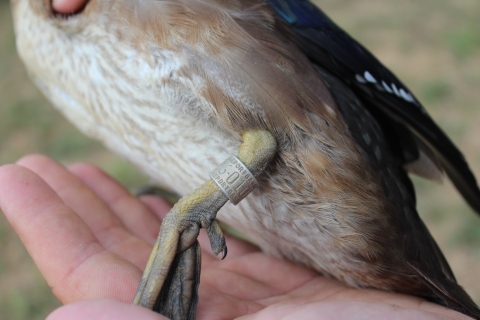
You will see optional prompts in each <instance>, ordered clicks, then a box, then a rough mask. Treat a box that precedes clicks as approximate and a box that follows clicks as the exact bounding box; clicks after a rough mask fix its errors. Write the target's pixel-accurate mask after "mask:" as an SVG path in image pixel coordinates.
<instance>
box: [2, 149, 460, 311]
mask: <svg viewBox="0 0 480 320" xmlns="http://www.w3.org/2000/svg"><path fill="white" fill-rule="evenodd" d="M0 208H1V209H2V211H3V212H4V213H5V215H6V217H7V219H8V220H9V221H10V223H11V225H12V226H13V227H14V229H15V231H16V232H17V233H18V235H19V236H20V238H21V239H22V241H23V243H24V244H25V246H26V248H27V250H28V252H29V253H30V255H31V256H32V258H33V260H34V261H35V263H36V265H37V266H38V268H39V269H40V271H41V272H42V274H43V276H44V277H45V279H46V280H47V282H48V284H49V285H50V287H51V288H52V290H53V293H54V294H55V296H56V297H57V298H58V299H59V300H60V301H62V302H63V303H64V304H66V305H65V306H63V307H61V308H59V309H57V310H55V311H54V312H53V313H52V314H50V316H49V317H48V319H49V320H55V319H142V320H143V319H145V320H147V319H148V320H149V319H152V320H153V319H165V318H164V317H162V316H160V315H158V314H156V313H154V312H152V311H150V310H147V309H145V308H142V307H139V306H135V305H131V304H130V302H131V301H132V299H133V296H134V294H135V290H136V287H137V285H138V282H139V280H140V277H141V275H142V270H143V269H144V267H145V265H146V262H147V259H148V256H149V254H150V251H151V249H152V245H153V243H154V242H155V240H156V237H157V233H158V230H159V227H160V224H161V221H162V219H163V217H165V215H166V213H167V212H168V211H169V209H170V206H169V205H168V204H167V203H166V202H165V201H163V200H162V199H159V198H157V197H152V196H145V197H142V198H141V199H138V198H136V197H134V196H132V195H130V193H129V192H128V191H127V190H126V189H125V188H124V187H122V186H121V185H120V184H119V183H118V182H116V181H115V180H113V179H112V178H111V177H109V176H108V175H106V174H105V173H103V172H102V171H101V170H100V169H98V168H96V167H94V166H91V165H88V164H74V165H71V166H70V167H68V168H65V167H63V166H62V165H60V164H58V163H56V162H54V161H53V160H51V159H49V158H47V157H45V156H28V157H25V158H23V159H21V160H20V161H18V162H17V164H16V165H5V166H3V167H0ZM225 238H226V240H227V246H228V257H227V258H226V260H224V261H220V260H219V259H218V258H217V257H215V256H214V255H213V254H212V253H211V250H210V244H209V240H208V237H207V236H206V234H205V233H204V232H203V231H202V232H201V234H200V238H199V241H200V244H201V247H202V275H201V284H200V289H199V296H200V300H199V305H198V311H197V319H234V318H239V317H242V316H243V317H242V319H357V318H368V319H413V318H414V319H467V317H466V316H463V315H461V314H459V313H457V312H455V311H453V310H449V309H447V308H444V307H441V306H439V305H436V304H433V303H429V302H426V301H424V300H422V299H421V298H418V297H412V296H406V295H401V294H395V293H388V292H383V291H378V290H359V289H352V288H348V287H346V286H344V285H343V284H341V283H339V282H338V281H335V280H331V279H328V278H325V277H323V276H321V275H319V274H317V273H315V272H313V271H311V270H308V269H306V268H303V267H300V266H296V265H294V264H292V263H289V262H286V261H282V260H279V259H276V258H273V257H269V256H267V255H265V254H263V253H262V252H260V251H259V250H258V249H257V248H256V247H254V246H252V245H250V244H248V243H245V242H243V241H241V240H238V239H235V238H232V237H229V236H228V235H226V237H225Z"/></svg>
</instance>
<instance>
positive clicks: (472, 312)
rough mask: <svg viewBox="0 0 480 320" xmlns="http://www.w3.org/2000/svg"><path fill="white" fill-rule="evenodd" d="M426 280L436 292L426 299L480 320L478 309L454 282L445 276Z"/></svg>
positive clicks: (479, 310)
mask: <svg viewBox="0 0 480 320" xmlns="http://www.w3.org/2000/svg"><path fill="white" fill-rule="evenodd" d="M426 280H427V281H428V283H429V285H430V286H431V287H432V288H433V289H434V291H435V292H436V293H437V297H435V298H432V297H428V298H427V300H429V301H431V302H434V303H437V304H440V305H442V306H445V307H447V308H449V309H453V310H455V311H458V312H461V313H463V314H465V315H467V316H469V317H472V318H474V319H477V320H480V309H479V308H478V306H477V305H476V304H475V302H473V300H472V298H470V296H469V295H468V294H467V293H466V292H465V290H463V288H462V287H461V286H460V285H458V284H457V283H456V282H454V281H451V280H449V279H446V278H444V279H443V280H442V281H432V280H431V279H428V278H426Z"/></svg>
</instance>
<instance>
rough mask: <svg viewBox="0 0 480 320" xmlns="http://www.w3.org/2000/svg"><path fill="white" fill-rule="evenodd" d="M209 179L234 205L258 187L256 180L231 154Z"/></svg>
mask: <svg viewBox="0 0 480 320" xmlns="http://www.w3.org/2000/svg"><path fill="white" fill-rule="evenodd" d="M210 177H211V178H212V179H213V181H215V183H216V184H217V185H218V186H219V187H220V189H222V191H223V193H225V195H226V196H227V197H228V199H230V202H231V203H233V204H235V205H236V204H237V203H239V202H240V201H241V200H242V199H243V198H245V197H246V196H247V195H248V194H249V193H250V192H252V190H253V189H255V188H256V187H257V186H258V182H257V179H255V177H254V176H253V174H252V173H251V172H250V171H249V170H248V168H247V167H246V166H245V165H244V164H243V163H242V162H241V161H240V160H238V158H237V157H235V156H234V155H233V154H232V155H230V157H228V158H227V160H225V161H224V162H223V163H222V164H220V165H219V166H218V167H217V168H215V170H213V171H212V172H211V173H210Z"/></svg>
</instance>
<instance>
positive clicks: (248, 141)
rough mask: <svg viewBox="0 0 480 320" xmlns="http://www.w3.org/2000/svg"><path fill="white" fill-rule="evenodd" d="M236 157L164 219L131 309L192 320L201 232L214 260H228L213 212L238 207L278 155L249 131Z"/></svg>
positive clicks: (270, 141)
mask: <svg viewBox="0 0 480 320" xmlns="http://www.w3.org/2000/svg"><path fill="white" fill-rule="evenodd" d="M242 138H243V143H242V145H241V147H240V150H239V151H238V154H237V156H236V157H235V156H230V157H229V158H228V159H227V160H226V161H225V162H224V163H222V164H221V165H220V166H219V167H217V168H216V169H215V170H214V171H213V172H212V173H211V175H210V176H211V179H209V180H207V181H206V182H205V183H204V184H203V185H201V186H200V187H199V188H197V189H195V190H194V191H193V192H191V193H190V194H188V195H186V196H185V197H183V198H181V199H180V200H179V201H178V203H177V204H176V205H175V206H174V207H173V208H172V210H171V211H170V212H169V213H168V214H167V216H166V217H165V219H164V220H163V222H162V226H161V227H160V233H159V235H158V238H157V241H156V243H155V246H154V248H153V251H152V254H151V255H150V259H149V261H148V263H147V266H146V268H145V272H144V274H143V277H142V279H141V280H140V284H139V285H138V289H137V293H136V295H135V298H134V302H133V303H134V304H138V305H142V306H145V307H147V308H150V309H152V310H154V311H157V312H159V313H161V314H163V315H165V316H167V317H169V318H171V319H179V320H180V319H182V320H183V319H189V320H193V319H195V312H196V305H197V302H198V285H199V283H200V267H201V256H200V245H199V244H198V241H197V237H198V234H199V231H200V228H206V231H207V234H208V237H209V239H210V244H211V247H212V251H213V253H214V254H215V255H218V254H219V253H220V252H222V253H223V258H225V256H226V254H227V247H226V244H225V238H224V236H223V233H222V230H221V229H220V226H219V224H218V222H217V221H216V220H215V219H216V215H217V212H218V211H219V210H220V208H221V207H222V206H223V205H224V204H225V203H226V202H227V201H228V200H231V201H232V203H234V204H237V203H238V202H239V201H240V200H242V199H243V198H244V197H245V196H247V195H248V194H249V193H250V192H251V191H252V190H253V189H254V188H255V187H256V186H257V185H258V182H257V180H256V178H255V177H257V176H258V175H259V174H261V173H262V172H263V170H264V169H265V167H266V166H267V165H268V164H269V163H270V161H271V160H272V159H273V157H274V155H275V153H276V151H277V142H276V140H275V138H274V137H273V135H272V134H271V133H270V132H268V131H263V130H252V131H246V132H245V133H244V134H243V135H242Z"/></svg>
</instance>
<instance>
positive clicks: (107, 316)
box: [46, 299, 167, 320]
mask: <svg viewBox="0 0 480 320" xmlns="http://www.w3.org/2000/svg"><path fill="white" fill-rule="evenodd" d="M83 319H90V320H130V319H137V320H166V319H167V318H165V317H164V316H162V315H160V314H158V313H155V312H153V311H151V310H149V309H147V308H144V307H140V306H137V305H133V304H128V303H125V302H121V301H118V300H112V299H96V300H84V301H79V302H75V303H71V304H67V305H65V306H62V307H60V308H58V309H57V310H55V311H53V312H52V313H51V314H50V315H49V316H48V317H47V319H46V320H83Z"/></svg>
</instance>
